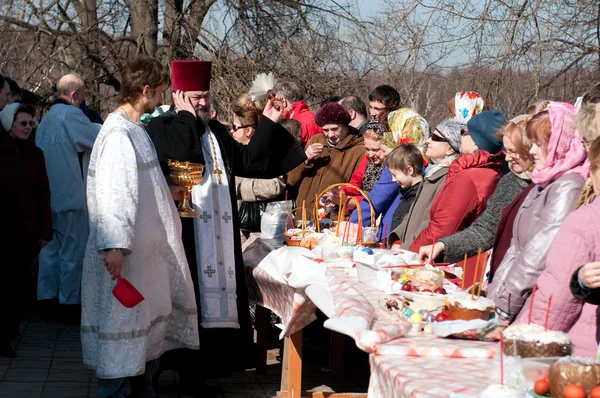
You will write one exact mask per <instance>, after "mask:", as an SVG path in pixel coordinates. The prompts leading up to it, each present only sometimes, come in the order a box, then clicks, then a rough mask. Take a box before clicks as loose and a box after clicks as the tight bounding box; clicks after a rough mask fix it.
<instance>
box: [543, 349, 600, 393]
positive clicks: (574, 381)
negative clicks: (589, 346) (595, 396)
mask: <svg viewBox="0 0 600 398" xmlns="http://www.w3.org/2000/svg"><path fill="white" fill-rule="evenodd" d="M548 379H549V381H550V391H552V396H553V397H554V396H556V397H563V396H564V395H563V394H562V392H563V391H564V390H565V387H567V386H569V385H573V386H578V387H581V388H583V390H584V391H585V392H586V394H590V392H591V391H592V390H593V389H594V388H595V387H597V386H599V385H600V361H598V360H596V359H593V358H583V357H564V358H560V359H559V360H557V361H555V362H553V363H552V364H550V372H549V374H548Z"/></svg>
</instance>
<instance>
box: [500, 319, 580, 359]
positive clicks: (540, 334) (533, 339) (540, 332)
mask: <svg viewBox="0 0 600 398" xmlns="http://www.w3.org/2000/svg"><path fill="white" fill-rule="evenodd" d="M502 335H503V337H504V354H506V355H513V356H519V357H521V358H540V357H562V356H565V355H569V354H570V353H571V341H570V340H569V336H567V335H566V334H565V333H563V332H557V331H553V330H545V329H544V328H543V327H542V326H539V325H529V324H517V325H512V326H509V327H507V328H506V329H504V331H503V332H502Z"/></svg>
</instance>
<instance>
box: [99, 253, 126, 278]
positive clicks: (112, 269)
mask: <svg viewBox="0 0 600 398" xmlns="http://www.w3.org/2000/svg"><path fill="white" fill-rule="evenodd" d="M124 262H125V256H124V255H123V252H122V251H121V250H113V251H109V252H107V253H106V255H105V256H104V264H105V265H106V270H107V271H108V272H109V273H110V274H111V275H112V277H113V280H115V279H117V277H119V276H121V270H122V269H123V263H124Z"/></svg>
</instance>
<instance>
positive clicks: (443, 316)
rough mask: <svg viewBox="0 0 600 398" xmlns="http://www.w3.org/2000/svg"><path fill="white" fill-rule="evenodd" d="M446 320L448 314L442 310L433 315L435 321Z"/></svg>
mask: <svg viewBox="0 0 600 398" xmlns="http://www.w3.org/2000/svg"><path fill="white" fill-rule="evenodd" d="M447 320H448V314H447V313H444V312H440V313H439V314H437V315H436V316H435V321H436V322H444V321H447Z"/></svg>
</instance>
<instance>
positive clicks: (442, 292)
mask: <svg viewBox="0 0 600 398" xmlns="http://www.w3.org/2000/svg"><path fill="white" fill-rule="evenodd" d="M433 292H434V293H437V294H446V289H444V288H443V287H438V288H437V289H435V290H434V291H433Z"/></svg>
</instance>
